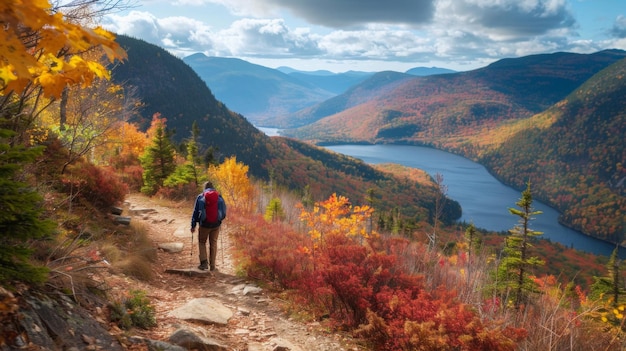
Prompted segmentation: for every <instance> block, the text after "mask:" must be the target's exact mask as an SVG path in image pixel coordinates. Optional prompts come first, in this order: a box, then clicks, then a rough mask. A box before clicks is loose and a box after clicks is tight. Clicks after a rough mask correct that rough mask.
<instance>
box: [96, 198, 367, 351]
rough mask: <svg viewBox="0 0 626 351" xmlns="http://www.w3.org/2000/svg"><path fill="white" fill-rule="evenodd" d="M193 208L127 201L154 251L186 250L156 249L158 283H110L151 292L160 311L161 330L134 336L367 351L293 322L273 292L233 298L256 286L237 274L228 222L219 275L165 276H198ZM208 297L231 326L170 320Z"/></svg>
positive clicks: (235, 346) (244, 346) (117, 279)
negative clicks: (176, 247) (184, 332)
mask: <svg viewBox="0 0 626 351" xmlns="http://www.w3.org/2000/svg"><path fill="white" fill-rule="evenodd" d="M192 207H193V204H192V203H189V204H187V203H185V204H174V205H172V204H171V203H169V202H167V203H166V202H160V201H158V200H153V199H151V198H148V197H146V196H143V195H141V194H131V195H129V196H127V199H126V204H125V212H128V213H130V216H131V221H142V222H144V223H145V224H146V227H147V230H148V235H149V237H150V239H151V240H152V242H153V243H154V245H155V247H158V246H159V244H164V243H172V242H179V243H182V244H183V250H182V251H181V252H178V253H168V252H165V251H164V250H161V249H158V250H157V259H156V262H154V264H153V273H154V278H153V279H152V280H150V281H148V282H141V281H137V280H134V279H131V278H129V277H125V276H119V275H116V276H111V277H110V278H109V279H108V280H109V281H108V282H107V283H108V284H109V285H110V286H112V287H113V290H117V291H118V293H121V292H123V291H127V290H128V289H141V290H144V291H146V292H147V296H148V297H149V299H150V301H151V303H152V305H153V306H154V307H155V310H156V319H157V323H158V325H157V326H156V327H154V328H152V329H149V330H145V331H143V330H136V331H134V333H135V334H137V335H140V336H143V337H146V338H149V339H154V340H162V341H168V339H169V336H170V335H171V334H172V333H174V331H176V330H177V329H179V328H181V327H187V328H190V329H193V330H197V331H198V332H199V333H201V334H202V335H205V336H207V337H209V338H211V339H215V340H217V341H218V342H219V343H220V344H221V345H225V346H226V347H227V349H228V350H274V349H283V350H292V351H294V350H319V351H339V350H365V348H364V347H363V346H359V345H358V343H357V342H356V341H355V340H353V339H352V338H351V337H350V336H349V335H346V334H342V333H337V332H329V331H328V329H327V328H324V326H323V325H321V324H320V323H318V322H316V321H302V320H300V319H294V318H290V316H288V315H287V314H286V312H285V311H286V309H287V307H288V306H289V304H288V302H287V301H284V300H281V299H280V298H279V297H278V295H277V294H276V293H272V292H270V291H268V290H263V291H262V292H261V293H260V294H256V295H243V294H241V293H239V294H236V293H233V291H234V288H235V287H237V286H241V284H244V283H248V284H254V282H251V281H249V280H248V279H247V278H245V277H239V276H237V275H236V274H235V268H234V262H233V259H232V257H231V253H230V251H231V250H230V248H231V242H230V240H229V239H230V238H229V234H230V231H231V227H232V228H234V227H235V226H234V225H232V226H231V225H229V219H228V218H227V220H226V221H225V222H224V224H222V228H221V233H220V238H219V248H218V257H217V262H216V263H217V269H218V271H217V272H208V271H205V273H204V274H194V275H180V274H170V273H166V270H169V269H192V270H194V271H196V269H195V267H197V265H198V258H197V257H198V247H197V245H198V244H197V231H196V233H194V235H193V239H194V242H193V243H192V239H191V233H190V231H189V219H190V215H191V211H192ZM123 215H128V214H123ZM231 221H233V220H232V219H231ZM194 273H195V272H194ZM197 273H200V271H197ZM207 297H209V298H211V299H214V300H217V301H219V302H221V303H222V304H223V305H224V306H226V307H228V308H229V309H230V310H231V311H232V312H233V317H232V318H231V319H230V320H229V321H228V323H227V325H225V326H224V325H212V324H201V323H194V322H189V321H185V320H180V319H177V318H174V317H171V316H169V315H168V314H169V312H170V311H172V310H174V309H176V308H178V307H180V306H182V305H184V304H185V303H187V302H188V301H190V300H192V299H196V298H207ZM277 340H283V341H286V342H287V344H291V345H293V347H288V348H280V347H277V346H276V343H277Z"/></svg>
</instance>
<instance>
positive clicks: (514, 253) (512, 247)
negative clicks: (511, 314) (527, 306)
mask: <svg viewBox="0 0 626 351" xmlns="http://www.w3.org/2000/svg"><path fill="white" fill-rule="evenodd" d="M532 202H533V198H532V193H531V191H530V182H528V183H527V187H526V190H524V191H523V192H522V198H521V199H520V200H519V201H518V202H516V203H515V204H516V205H517V206H518V207H519V209H516V208H509V212H510V213H511V214H512V215H515V216H518V217H519V224H518V225H516V226H515V227H514V228H513V229H511V230H509V233H510V235H509V236H508V237H507V238H506V239H505V245H504V249H503V254H504V257H503V258H502V260H501V261H500V265H499V266H498V270H497V283H496V287H497V289H498V291H500V292H501V293H505V294H506V297H507V298H509V299H510V300H509V301H511V302H512V303H513V305H514V307H515V308H516V309H519V308H520V306H521V305H522V303H523V302H524V301H525V300H526V299H527V298H528V296H529V295H530V294H531V293H536V292H538V286H537V284H536V283H535V282H534V281H533V280H532V279H530V274H531V273H532V272H531V270H532V268H533V267H535V266H539V265H543V263H544V262H543V261H542V260H540V259H539V258H538V257H533V256H531V252H530V251H531V248H532V243H531V241H532V239H533V238H535V237H537V236H539V235H542V234H543V233H542V232H539V231H535V230H532V229H531V228H530V221H531V220H532V219H533V216H535V215H538V214H541V213H542V212H541V211H533V208H532Z"/></svg>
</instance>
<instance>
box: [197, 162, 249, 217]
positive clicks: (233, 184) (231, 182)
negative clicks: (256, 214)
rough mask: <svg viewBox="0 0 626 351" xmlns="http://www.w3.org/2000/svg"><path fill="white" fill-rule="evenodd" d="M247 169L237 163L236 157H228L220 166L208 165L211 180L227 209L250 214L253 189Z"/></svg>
mask: <svg viewBox="0 0 626 351" xmlns="http://www.w3.org/2000/svg"><path fill="white" fill-rule="evenodd" d="M248 169H249V167H248V166H247V165H245V164H243V163H241V162H237V157H235V156H233V157H228V158H226V160H224V162H223V163H221V164H220V165H217V166H216V165H210V166H209V169H208V172H209V179H211V180H212V181H213V182H214V184H215V186H216V187H217V189H218V190H219V192H220V193H221V194H222V196H223V197H224V200H225V201H226V202H227V203H228V206H229V207H233V208H238V209H241V210H243V211H245V212H250V211H252V209H253V208H254V187H253V186H252V184H251V183H250V179H249V178H248Z"/></svg>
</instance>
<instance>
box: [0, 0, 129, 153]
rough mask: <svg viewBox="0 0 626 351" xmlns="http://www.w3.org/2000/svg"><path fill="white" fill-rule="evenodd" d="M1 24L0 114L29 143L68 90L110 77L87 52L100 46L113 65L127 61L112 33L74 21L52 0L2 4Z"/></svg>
mask: <svg viewBox="0 0 626 351" xmlns="http://www.w3.org/2000/svg"><path fill="white" fill-rule="evenodd" d="M0 23H1V24H2V28H1V29H0V115H3V116H5V118H7V121H6V126H8V128H9V129H12V130H14V131H16V132H18V137H21V138H22V141H23V142H25V141H27V140H26V139H25V138H24V135H23V134H24V132H25V131H26V130H28V128H31V127H32V123H33V121H34V119H35V118H36V117H37V115H38V114H39V113H41V111H43V110H44V109H46V108H47V107H49V106H50V104H51V102H52V101H53V99H57V98H59V97H60V96H61V94H62V93H63V91H64V90H65V88H66V87H68V86H77V85H80V86H82V87H87V86H90V85H91V84H92V83H93V82H94V80H96V79H98V78H105V79H108V78H109V72H108V70H107V69H106V67H105V66H104V65H103V64H102V63H100V62H99V60H89V59H84V58H83V57H82V56H81V55H80V54H81V53H84V52H86V51H87V50H90V49H92V48H95V47H100V48H101V49H102V50H103V53H104V55H106V57H108V59H109V60H110V61H111V62H113V61H114V60H116V59H124V58H125V57H126V53H125V52H124V50H123V49H122V48H121V47H120V46H119V44H117V43H116V42H115V40H114V39H115V38H114V36H113V35H112V34H111V33H109V32H107V31H106V30H104V29H102V28H100V27H96V28H87V27H83V26H80V25H78V24H75V23H71V22H69V21H68V20H67V19H66V18H65V17H64V15H63V14H62V13H61V12H55V11H53V7H52V5H51V4H50V3H49V2H48V1H47V0H21V1H2V2H0ZM48 98H51V99H48ZM6 126H5V127H6Z"/></svg>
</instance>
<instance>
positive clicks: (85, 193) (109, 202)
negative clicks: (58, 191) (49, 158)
mask: <svg viewBox="0 0 626 351" xmlns="http://www.w3.org/2000/svg"><path fill="white" fill-rule="evenodd" d="M61 183H62V184H63V188H64V190H65V192H67V193H68V194H69V195H71V196H72V199H73V200H72V201H74V202H76V201H77V200H78V199H83V200H85V201H86V202H87V203H90V204H91V205H93V206H95V207H96V208H99V209H108V208H110V207H111V206H113V205H116V204H119V203H120V202H122V201H123V200H124V196H125V195H126V193H127V192H128V187H127V186H126V184H124V183H123V182H121V181H120V180H119V178H118V177H117V175H116V174H115V173H114V172H113V171H111V170H109V169H107V168H101V167H98V166H94V165H92V164H90V163H87V162H79V163H77V164H75V165H72V166H70V167H68V171H67V172H66V173H65V174H63V175H62V177H61Z"/></svg>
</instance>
